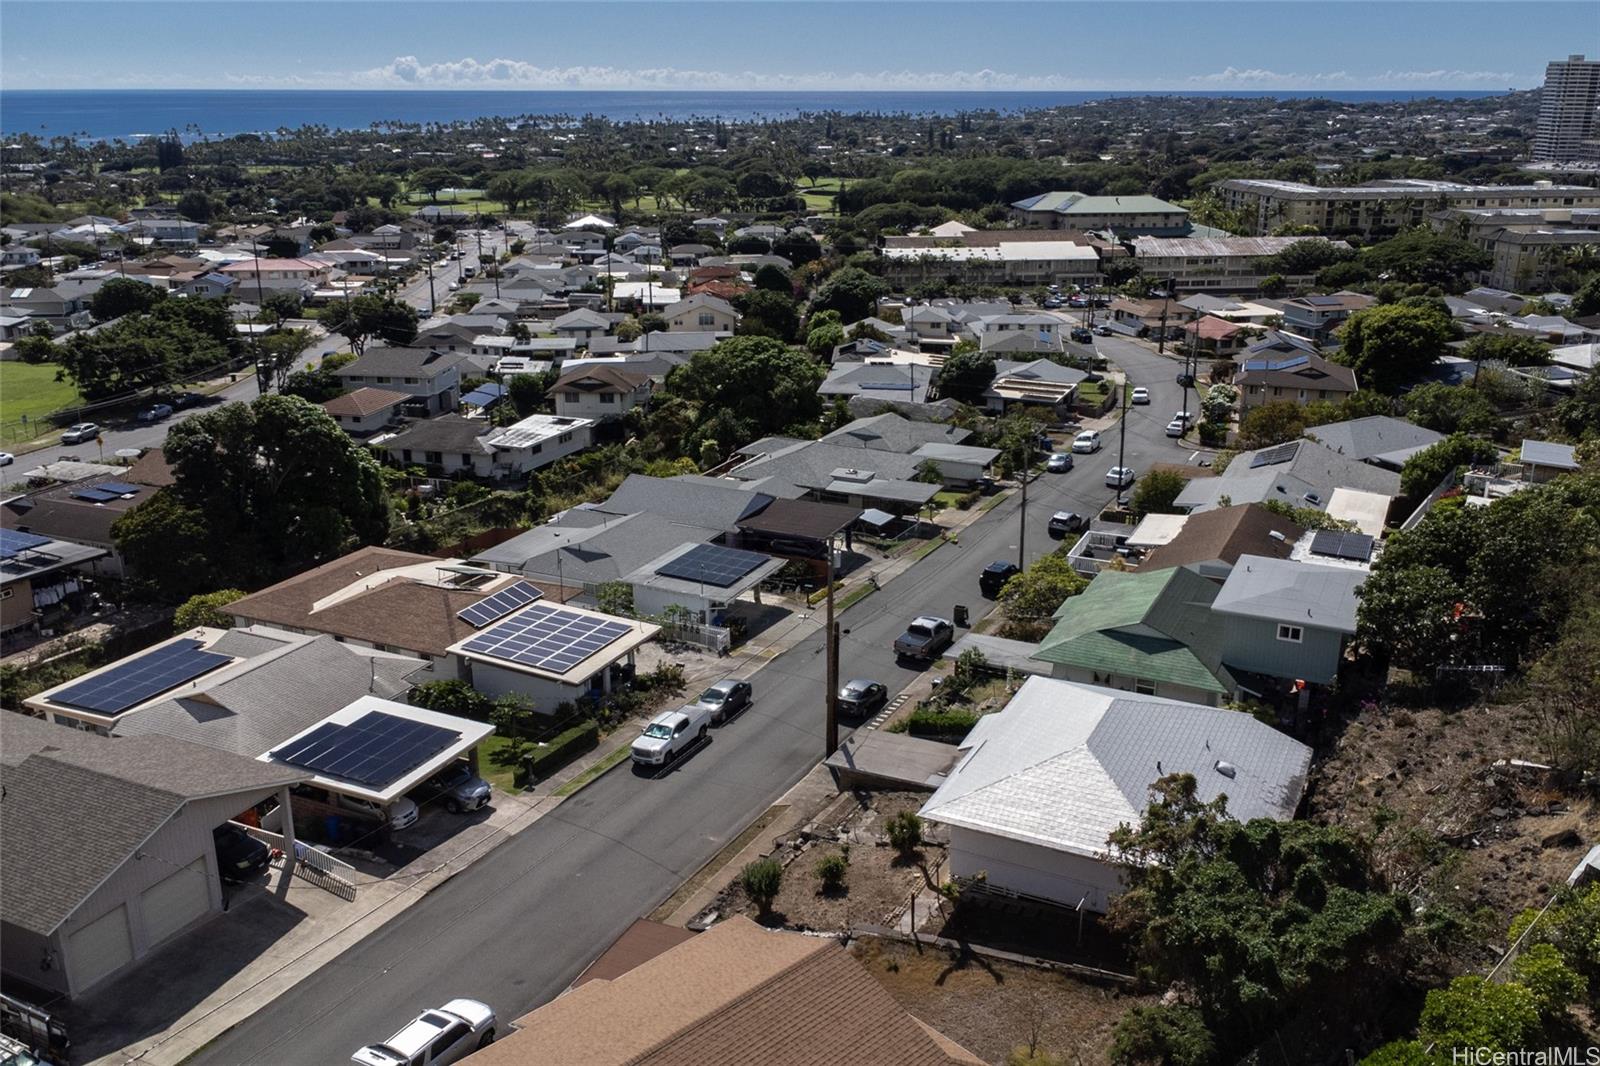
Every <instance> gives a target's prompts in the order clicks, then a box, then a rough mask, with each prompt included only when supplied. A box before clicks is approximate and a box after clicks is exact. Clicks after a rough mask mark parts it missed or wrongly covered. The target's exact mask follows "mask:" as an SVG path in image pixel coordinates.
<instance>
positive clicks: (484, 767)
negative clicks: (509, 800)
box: [478, 736, 522, 795]
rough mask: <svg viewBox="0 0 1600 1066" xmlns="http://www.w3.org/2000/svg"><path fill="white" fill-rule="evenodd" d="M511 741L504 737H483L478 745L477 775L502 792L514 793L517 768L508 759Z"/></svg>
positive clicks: (518, 790)
mask: <svg viewBox="0 0 1600 1066" xmlns="http://www.w3.org/2000/svg"><path fill="white" fill-rule="evenodd" d="M510 754H511V741H510V740H509V739H507V738H506V737H500V736H493V737H485V738H484V740H483V743H481V744H479V745H478V776H479V777H482V778H483V779H484V780H485V781H487V782H489V784H491V785H493V786H494V787H495V788H498V789H499V790H500V791H502V792H509V793H512V794H513V795H515V794H516V793H518V792H521V791H522V789H520V788H518V787H517V781H516V776H517V768H516V766H515V765H513V764H512V763H511V761H510V758H509V756H510Z"/></svg>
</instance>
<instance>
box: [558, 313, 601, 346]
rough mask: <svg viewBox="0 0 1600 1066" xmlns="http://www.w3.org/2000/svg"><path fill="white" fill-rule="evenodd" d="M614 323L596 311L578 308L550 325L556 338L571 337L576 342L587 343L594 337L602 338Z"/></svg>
mask: <svg viewBox="0 0 1600 1066" xmlns="http://www.w3.org/2000/svg"><path fill="white" fill-rule="evenodd" d="M613 325H614V323H613V322H612V320H611V319H610V318H608V317H607V316H605V315H603V314H601V313H600V312H598V311H590V310H588V309H587V308H579V309H578V310H576V311H568V312H567V313H566V314H564V315H562V316H561V317H559V318H557V319H556V320H555V321H554V322H552V323H550V328H551V329H553V330H554V331H555V333H556V335H557V336H560V337H571V338H573V339H574V340H578V341H588V340H592V339H593V338H595V337H602V336H604V335H606V334H607V333H610V332H611V329H612V326H613Z"/></svg>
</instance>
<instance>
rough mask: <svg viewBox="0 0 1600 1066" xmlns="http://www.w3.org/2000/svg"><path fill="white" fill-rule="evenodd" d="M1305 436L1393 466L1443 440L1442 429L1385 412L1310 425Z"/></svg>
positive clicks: (1354, 456)
mask: <svg viewBox="0 0 1600 1066" xmlns="http://www.w3.org/2000/svg"><path fill="white" fill-rule="evenodd" d="M1306 436H1308V437H1310V438H1311V439H1313V440H1318V441H1321V442H1322V443H1323V444H1325V445H1327V446H1328V447H1330V448H1332V449H1333V450H1334V451H1336V452H1338V453H1340V454H1341V455H1347V456H1349V457H1350V458H1352V459H1362V460H1370V459H1381V460H1383V461H1384V463H1385V464H1387V465H1393V466H1400V465H1403V464H1404V463H1405V461H1406V460H1407V459H1409V458H1410V457H1411V456H1412V455H1415V454H1416V453H1417V452H1420V451H1421V450H1422V449H1424V448H1426V447H1429V446H1430V445H1433V444H1437V443H1439V442H1440V441H1442V440H1444V434H1442V433H1435V432H1434V431H1433V430H1431V429H1424V428H1423V427H1421V426H1419V425H1417V424H1415V423H1413V422H1407V421H1406V420H1405V419H1403V418H1391V417H1389V416H1388V415H1371V416H1369V417H1367V418H1356V419H1351V420H1350V421H1348V422H1330V423H1328V424H1327V425H1322V426H1314V427H1312V428H1311V429H1308V430H1306Z"/></svg>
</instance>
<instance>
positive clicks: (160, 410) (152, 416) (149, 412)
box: [139, 403, 172, 422]
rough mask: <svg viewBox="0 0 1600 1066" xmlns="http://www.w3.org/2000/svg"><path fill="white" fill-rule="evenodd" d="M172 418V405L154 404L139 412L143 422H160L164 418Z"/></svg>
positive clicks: (140, 419)
mask: <svg viewBox="0 0 1600 1066" xmlns="http://www.w3.org/2000/svg"><path fill="white" fill-rule="evenodd" d="M171 417H172V405H171V404H165V403H158V404H152V405H151V406H149V407H146V408H145V409H144V410H143V411H140V412H139V421H141V422H159V421H161V420H162V419H163V418H171Z"/></svg>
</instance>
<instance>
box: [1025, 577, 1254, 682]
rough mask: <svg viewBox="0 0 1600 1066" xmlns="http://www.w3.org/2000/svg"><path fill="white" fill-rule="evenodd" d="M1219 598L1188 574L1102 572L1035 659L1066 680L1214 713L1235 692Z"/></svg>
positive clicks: (1064, 611)
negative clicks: (1216, 604) (1225, 661)
mask: <svg viewBox="0 0 1600 1066" xmlns="http://www.w3.org/2000/svg"><path fill="white" fill-rule="evenodd" d="M1217 592H1218V587H1217V585H1216V583H1214V582H1211V581H1207V580H1206V579H1205V578H1203V577H1201V576H1200V575H1199V574H1197V573H1195V572H1194V571H1193V570H1190V569H1188V568H1187V567H1181V566H1180V567H1176V568H1174V569H1171V570H1156V571H1149V572H1144V573H1124V572H1121V571H1115V570H1104V571H1101V572H1100V574H1099V575H1098V576H1097V577H1096V578H1095V579H1094V580H1093V581H1092V582H1090V584H1089V587H1088V588H1087V589H1085V590H1084V591H1083V593H1082V594H1081V595H1078V596H1074V597H1072V598H1071V599H1068V600H1067V601H1066V602H1065V603H1063V604H1062V605H1061V606H1060V607H1059V608H1058V609H1057V610H1056V614H1055V617H1056V624H1055V627H1054V628H1053V629H1051V630H1050V633H1049V635H1048V636H1046V637H1045V638H1044V641H1043V642H1042V643H1040V645H1039V649H1038V651H1036V652H1034V653H1033V658H1035V659H1037V660H1039V661H1041V662H1045V663H1048V664H1050V676H1052V677H1057V678H1062V679H1063V680H1067V681H1076V682H1079V683H1081V684H1089V685H1102V686H1105V687H1107V688H1118V689H1124V690H1127V691H1131V692H1138V693H1142V694H1145V695H1151V696H1162V697H1166V698H1168V699H1177V700H1188V701H1190V702H1192V703H1201V704H1205V705H1207V706H1211V707H1215V706H1217V704H1218V703H1219V702H1220V701H1221V700H1222V699H1223V698H1225V697H1227V696H1229V695H1231V694H1232V693H1233V691H1234V688H1235V682H1234V679H1233V676H1232V675H1231V674H1230V673H1229V672H1228V670H1227V668H1226V667H1224V666H1223V665H1222V654H1223V645H1224V639H1225V635H1226V634H1225V632H1224V630H1225V627H1224V626H1222V625H1219V624H1218V619H1217V618H1216V616H1215V615H1213V614H1212V613H1211V604H1212V602H1213V601H1214V600H1215V599H1216V598H1217Z"/></svg>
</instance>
